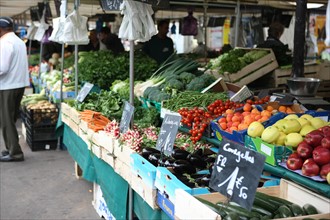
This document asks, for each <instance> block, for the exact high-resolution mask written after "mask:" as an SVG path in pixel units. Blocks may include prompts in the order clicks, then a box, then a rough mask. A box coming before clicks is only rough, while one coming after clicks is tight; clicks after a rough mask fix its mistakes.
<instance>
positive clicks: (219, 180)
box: [209, 139, 266, 210]
mask: <svg viewBox="0 0 330 220" xmlns="http://www.w3.org/2000/svg"><path fill="white" fill-rule="evenodd" d="M265 159H266V157H265V156H264V155H262V154H259V153H258V152H255V151H251V150H249V149H247V148H245V147H244V146H242V145H240V144H238V143H235V142H232V141H229V140H225V139H223V140H222V142H221V146H220V147H219V152H218V156H217V159H216V161H215V163H214V167H213V172H212V176H211V180H210V184H209V186H210V187H211V188H212V189H213V190H216V191H218V192H220V193H221V194H223V195H225V196H227V197H228V198H229V200H230V201H233V202H236V203H238V204H240V205H241V206H242V207H243V208H246V209H248V210H251V208H252V205H253V201H254V196H255V192H256V190H257V187H258V183H259V179H260V175H261V172H262V170H263V167H264V162H265Z"/></svg>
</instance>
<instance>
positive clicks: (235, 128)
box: [229, 126, 238, 132]
mask: <svg viewBox="0 0 330 220" xmlns="http://www.w3.org/2000/svg"><path fill="white" fill-rule="evenodd" d="M229 130H230V131H231V132H233V131H237V130H238V128H237V127H235V126H231V127H230V128H229Z"/></svg>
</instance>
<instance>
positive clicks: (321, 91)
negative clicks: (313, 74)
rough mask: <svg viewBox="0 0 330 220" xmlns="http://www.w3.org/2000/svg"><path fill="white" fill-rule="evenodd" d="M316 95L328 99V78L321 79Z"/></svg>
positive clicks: (329, 87)
mask: <svg viewBox="0 0 330 220" xmlns="http://www.w3.org/2000/svg"><path fill="white" fill-rule="evenodd" d="M316 95H317V96H321V97H323V98H327V99H330V80H324V81H321V83H320V86H319V88H318V90H317V92H316Z"/></svg>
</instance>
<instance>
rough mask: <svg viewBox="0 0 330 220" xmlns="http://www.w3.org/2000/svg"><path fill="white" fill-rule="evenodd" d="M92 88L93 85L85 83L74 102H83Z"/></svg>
mask: <svg viewBox="0 0 330 220" xmlns="http://www.w3.org/2000/svg"><path fill="white" fill-rule="evenodd" d="M93 87H94V84H92V83H88V82H86V83H85V84H84V86H83V87H82V89H81V90H80V91H79V93H78V95H77V98H76V100H77V101H79V102H83V101H84V100H85V98H86V96H87V95H88V93H89V92H90V91H91V90H92V88H93Z"/></svg>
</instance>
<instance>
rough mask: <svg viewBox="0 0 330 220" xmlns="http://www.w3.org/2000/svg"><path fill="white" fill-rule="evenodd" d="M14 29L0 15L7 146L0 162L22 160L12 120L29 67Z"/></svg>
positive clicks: (0, 113)
mask: <svg viewBox="0 0 330 220" xmlns="http://www.w3.org/2000/svg"><path fill="white" fill-rule="evenodd" d="M13 30H14V23H13V20H12V19H11V18H9V17H0V127H1V130H2V134H3V139H4V142H5V147H6V150H3V151H2V152H1V157H0V161H1V162H11V161H23V160H24V155H23V151H22V149H21V146H20V144H19V139H18V132H17V128H16V125H15V123H16V120H17V118H18V113H19V106H20V102H21V99H22V97H23V94H24V89H25V87H26V86H29V71H28V60H27V53H26V46H25V44H24V42H23V41H22V40H21V39H20V38H19V37H18V36H16V34H15V33H14V31H13Z"/></svg>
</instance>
